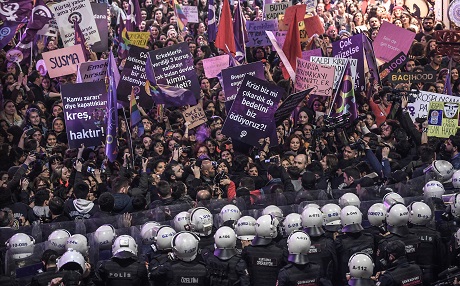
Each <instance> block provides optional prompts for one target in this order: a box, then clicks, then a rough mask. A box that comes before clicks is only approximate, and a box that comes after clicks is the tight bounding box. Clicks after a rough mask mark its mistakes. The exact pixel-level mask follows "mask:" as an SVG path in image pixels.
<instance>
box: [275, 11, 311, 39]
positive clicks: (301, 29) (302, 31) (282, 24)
mask: <svg viewBox="0 0 460 286" xmlns="http://www.w3.org/2000/svg"><path fill="white" fill-rule="evenodd" d="M305 17H307V16H305ZM301 18H302V17H300V18H299V19H301ZM285 23H286V20H285V19H284V15H279V16H278V31H286V32H287V31H288V29H289V25H288V24H285ZM299 35H300V42H301V43H306V42H308V35H307V31H306V30H305V23H304V22H303V21H300V22H299Z"/></svg>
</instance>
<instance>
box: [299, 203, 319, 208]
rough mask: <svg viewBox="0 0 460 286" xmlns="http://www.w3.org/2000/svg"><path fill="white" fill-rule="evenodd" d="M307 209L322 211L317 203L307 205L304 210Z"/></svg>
mask: <svg viewBox="0 0 460 286" xmlns="http://www.w3.org/2000/svg"><path fill="white" fill-rule="evenodd" d="M307 208H317V209H321V207H320V206H319V205H318V204H315V203H310V204H307V205H306V206H305V207H304V208H303V209H307Z"/></svg>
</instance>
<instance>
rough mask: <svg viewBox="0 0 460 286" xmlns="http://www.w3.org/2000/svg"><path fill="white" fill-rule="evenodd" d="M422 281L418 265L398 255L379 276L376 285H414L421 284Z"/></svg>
mask: <svg viewBox="0 0 460 286" xmlns="http://www.w3.org/2000/svg"><path fill="white" fill-rule="evenodd" d="M422 281H423V278H422V270H421V269H420V267H419V266H418V265H417V264H414V263H409V262H408V261H407V258H406V257H400V258H398V259H397V260H395V261H393V263H392V265H391V266H390V268H388V269H387V270H386V271H385V272H384V273H383V274H382V275H381V276H380V278H379V282H377V286H409V285H410V286H416V285H422Z"/></svg>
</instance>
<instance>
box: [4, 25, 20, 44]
mask: <svg viewBox="0 0 460 286" xmlns="http://www.w3.org/2000/svg"><path fill="white" fill-rule="evenodd" d="M19 24H21V23H20V22H10V21H5V22H3V25H2V26H0V49H3V48H4V47H5V46H6V45H8V43H9V42H10V41H11V39H13V37H14V35H15V34H16V29H17V28H18V26H19Z"/></svg>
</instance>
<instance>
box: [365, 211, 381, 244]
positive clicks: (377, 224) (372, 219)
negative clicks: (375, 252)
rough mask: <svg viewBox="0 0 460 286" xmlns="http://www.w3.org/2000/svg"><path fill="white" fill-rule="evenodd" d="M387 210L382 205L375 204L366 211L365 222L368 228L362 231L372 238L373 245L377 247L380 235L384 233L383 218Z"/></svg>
mask: <svg viewBox="0 0 460 286" xmlns="http://www.w3.org/2000/svg"><path fill="white" fill-rule="evenodd" d="M386 215H387V210H386V208H385V206H384V204H383V203H375V204H373V205H372V206H371V207H370V208H369V209H368V210H367V220H368V221H369V223H370V226H368V227H365V228H364V231H365V232H367V233H370V234H372V236H374V244H375V245H378V243H379V241H380V239H381V238H382V236H381V235H382V234H384V233H386V230H385V217H386Z"/></svg>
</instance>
